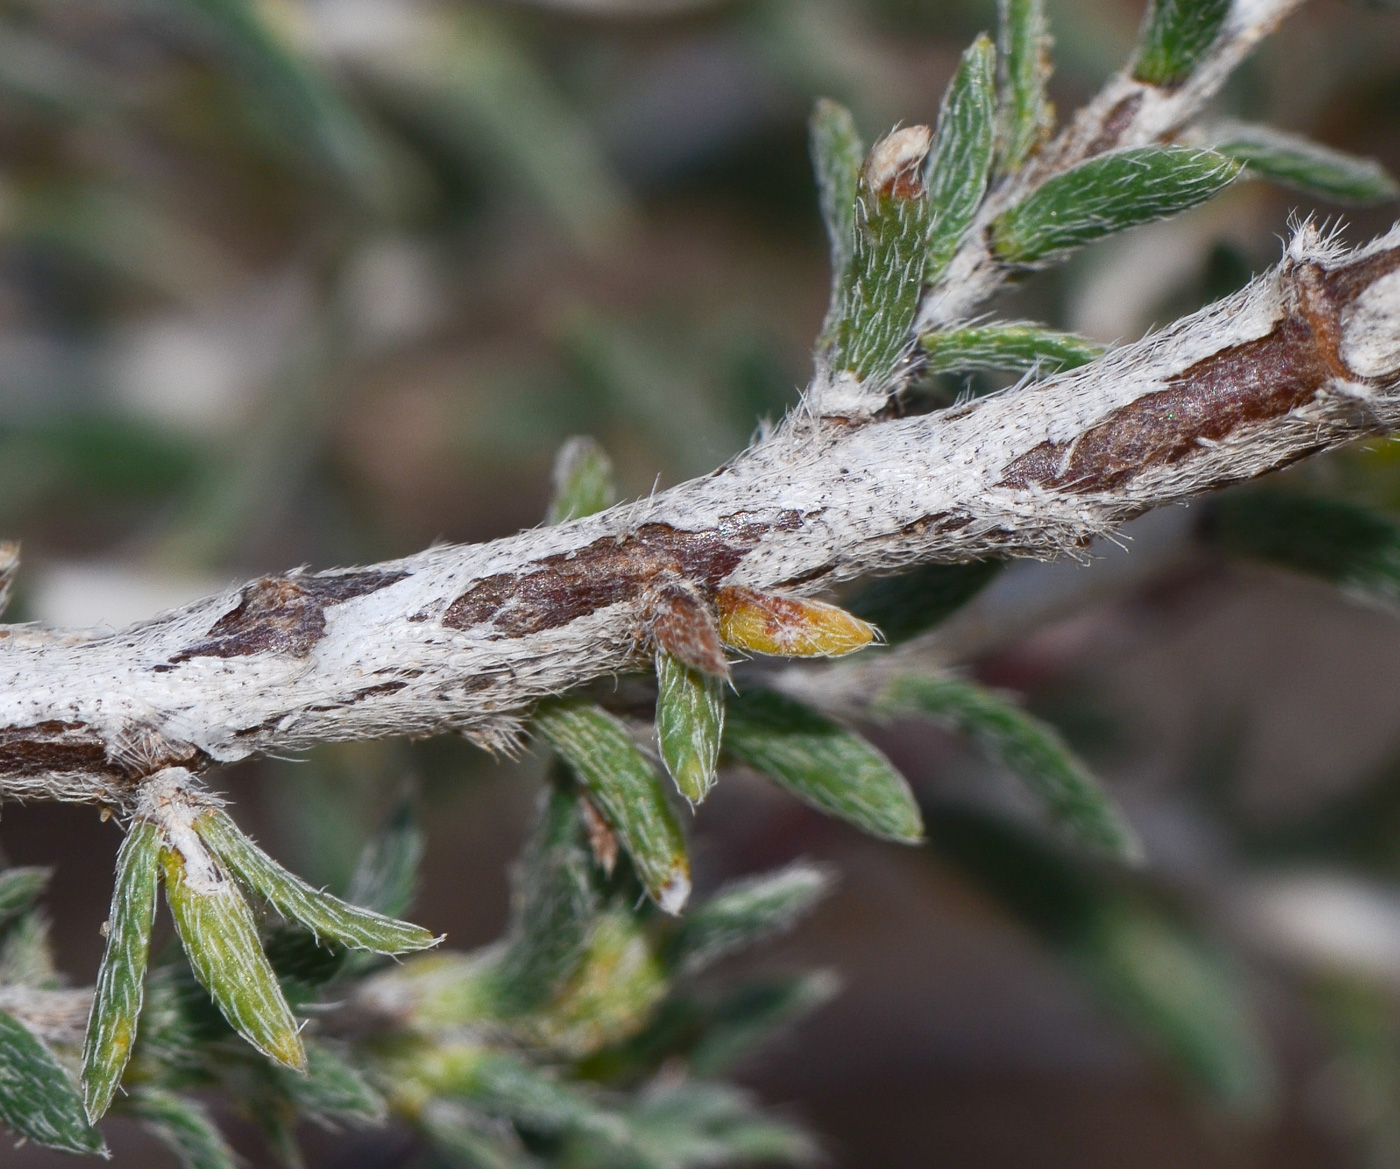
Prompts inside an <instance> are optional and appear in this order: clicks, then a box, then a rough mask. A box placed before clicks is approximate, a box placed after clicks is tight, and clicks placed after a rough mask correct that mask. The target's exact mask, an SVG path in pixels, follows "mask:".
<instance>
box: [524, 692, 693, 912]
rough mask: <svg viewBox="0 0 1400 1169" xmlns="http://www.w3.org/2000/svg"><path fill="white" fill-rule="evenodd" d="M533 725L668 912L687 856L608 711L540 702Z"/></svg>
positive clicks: (684, 884) (683, 894) (652, 774)
mask: <svg viewBox="0 0 1400 1169" xmlns="http://www.w3.org/2000/svg"><path fill="white" fill-rule="evenodd" d="M535 726H536V727H537V728H538V729H539V731H540V733H541V734H542V735H544V737H545V738H546V739H547V740H548V741H549V745H550V746H551V747H553V748H554V749H555V750H556V751H558V752H559V754H560V755H562V756H563V758H564V761H565V762H566V763H568V765H569V766H570V767H571V768H572V769H573V770H574V772H575V774H577V775H578V777H579V779H580V780H581V781H582V782H583V785H584V786H585V787H586V788H587V789H588V793H589V795H590V796H591V797H592V799H593V803H594V806H595V807H597V809H598V810H599V811H600V812H601V813H602V814H603V816H604V818H605V819H606V820H607V822H608V823H609V824H610V825H611V826H612V829H613V831H614V832H616V833H617V836H618V839H619V840H621V841H622V847H623V848H625V849H626V850H627V854H628V855H629V856H630V857H631V858H632V864H633V866H634V867H635V868H636V870H637V875H638V876H639V877H640V878H641V879H642V884H643V885H645V886H646V890H647V893H648V894H649V895H650V896H651V899H652V900H653V901H655V902H656V904H657V905H659V906H660V907H661V908H662V909H663V910H665V911H666V912H667V913H679V912H680V911H681V908H682V907H683V906H684V905H685V903H686V900H687V898H689V896H690V859H689V857H688V856H687V855H686V849H685V837H684V836H682V835H681V828H680V824H679V823H678V822H677V821H676V817H675V815H674V814H673V813H672V811H671V807H670V805H669V804H667V802H666V793H665V791H664V789H663V788H662V786H661V777H660V776H659V775H657V774H656V770H655V768H653V767H652V765H651V763H650V761H649V760H648V759H647V757H646V756H645V755H643V754H642V753H641V752H640V751H639V750H637V748H636V746H635V745H634V744H633V742H632V739H631V737H630V736H629V735H628V733H627V728H626V727H624V726H623V725H622V723H620V722H619V721H618V720H617V719H615V718H613V716H612V715H610V714H608V713H607V711H605V710H602V709H600V708H599V707H597V706H594V705H593V704H592V703H585V702H547V703H544V704H543V705H541V706H540V708H539V709H538V710H537V711H536V713H535Z"/></svg>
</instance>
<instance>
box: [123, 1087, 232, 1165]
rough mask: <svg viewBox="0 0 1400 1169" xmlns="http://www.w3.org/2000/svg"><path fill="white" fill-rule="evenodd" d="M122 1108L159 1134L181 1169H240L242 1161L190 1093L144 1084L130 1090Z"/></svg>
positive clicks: (124, 1111)
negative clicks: (183, 1094) (179, 1094)
mask: <svg viewBox="0 0 1400 1169" xmlns="http://www.w3.org/2000/svg"><path fill="white" fill-rule="evenodd" d="M121 1111H122V1112H123V1113H126V1114H127V1115H129V1116H134V1117H136V1119H137V1120H139V1121H140V1122H141V1123H142V1125H143V1126H144V1127H145V1128H147V1129H149V1130H150V1131H151V1132H152V1133H154V1134H155V1135H156V1136H157V1137H159V1138H160V1139H161V1141H162V1142H163V1143H164V1144H165V1147H166V1148H168V1149H169V1150H170V1151H171V1152H172V1153H174V1154H175V1159H176V1160H177V1161H179V1162H180V1165H181V1169H237V1167H238V1165H239V1163H240V1162H239V1160H238V1158H237V1157H236V1156H235V1155H234V1152H233V1150H232V1149H230V1148H229V1147H228V1145H227V1144H226V1143H225V1141H224V1138H223V1134H222V1133H220V1132H219V1129H218V1126H217V1125H215V1124H214V1122H213V1121H212V1120H211V1119H210V1118H209V1114H208V1113H207V1112H206V1111H205V1110H204V1106H203V1105H202V1104H200V1103H199V1102H198V1101H195V1100H192V1099H190V1098H189V1097H188V1096H177V1095H175V1094H174V1093H173V1092H162V1091H160V1090H159V1089H157V1088H148V1087H144V1086H143V1087H140V1088H137V1089H135V1090H133V1091H132V1092H131V1094H130V1095H129V1096H128V1097H127V1099H126V1100H125V1101H124V1102H123V1104H122V1107H121Z"/></svg>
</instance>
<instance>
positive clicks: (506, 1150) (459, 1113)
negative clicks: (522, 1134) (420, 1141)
mask: <svg viewBox="0 0 1400 1169" xmlns="http://www.w3.org/2000/svg"><path fill="white" fill-rule="evenodd" d="M419 1123H420V1125H421V1126H422V1128H423V1130H424V1132H426V1133H427V1135H428V1139H429V1140H430V1141H432V1143H433V1145H434V1147H435V1148H436V1149H437V1150H438V1152H440V1153H441V1154H442V1156H443V1157H444V1158H445V1159H446V1160H447V1161H448V1163H449V1164H452V1165H457V1166H461V1169H538V1166H539V1165H540V1162H539V1161H537V1160H536V1159H535V1158H534V1157H532V1156H530V1154H529V1153H527V1152H526V1151H525V1148H524V1146H523V1145H522V1144H521V1143H520V1138H519V1136H518V1135H517V1134H516V1132H515V1130H514V1129H512V1128H510V1127H509V1126H502V1125H500V1124H497V1123H493V1122H492V1121H491V1120H490V1119H488V1118H487V1117H484V1116H482V1115H481V1114H480V1113H479V1112H476V1111H474V1110H473V1109H470V1108H467V1107H465V1106H464V1105H462V1104H460V1103H459V1102H457V1101H455V1100H443V1099H435V1100H431V1101H429V1102H428V1105H427V1107H426V1108H424V1109H423V1112H422V1115H421V1116H420V1117H419Z"/></svg>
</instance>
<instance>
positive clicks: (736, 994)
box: [689, 970, 840, 1077]
mask: <svg viewBox="0 0 1400 1169" xmlns="http://www.w3.org/2000/svg"><path fill="white" fill-rule="evenodd" d="M839 990H840V982H839V980H838V979H837V978H836V976H835V975H834V974H832V973H830V972H829V971H825V970H818V971H813V972H810V973H808V974H798V975H793V976H790V977H788V978H780V979H774V980H771V981H767V980H765V981H763V982H751V983H748V984H747V985H744V986H740V987H739V988H738V989H737V990H735V991H733V992H731V993H730V994H729V995H727V996H726V997H725V999H724V1000H723V1001H721V1002H720V1003H719V1004H718V1006H717V1007H716V1008H715V1009H714V1010H712V1011H711V1012H710V1017H709V1018H708V1019H707V1020H705V1029H704V1034H703V1036H702V1037H701V1038H700V1040H699V1042H697V1043H696V1044H695V1046H694V1047H693V1048H692V1049H691V1051H690V1055H689V1063H690V1068H691V1071H692V1072H694V1073H695V1075H697V1076H706V1077H709V1076H719V1075H722V1074H724V1073H725V1072H727V1071H728V1070H729V1069H730V1068H731V1067H733V1066H734V1065H735V1064H736V1063H738V1062H739V1061H740V1060H742V1059H744V1058H746V1057H747V1056H749V1055H751V1054H752V1053H753V1052H754V1050H755V1049H756V1048H759V1047H762V1046H763V1045H764V1044H765V1043H767V1042H768V1041H769V1040H771V1039H772V1038H773V1036H774V1035H776V1034H778V1033H780V1032H781V1031H783V1030H784V1029H785V1028H787V1027H790V1026H792V1025H793V1024H794V1023H796V1022H797V1021H798V1020H799V1019H801V1018H803V1017H804V1016H806V1015H810V1014H811V1013H812V1012H813V1011H816V1010H818V1009H820V1008H821V1007H824V1006H825V1005H826V1004H827V1003H829V1002H830V1001H831V1000H832V999H833V998H835V997H836V994H837V992H838V991H839Z"/></svg>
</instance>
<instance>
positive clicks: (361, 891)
mask: <svg viewBox="0 0 1400 1169" xmlns="http://www.w3.org/2000/svg"><path fill="white" fill-rule="evenodd" d="M422 861H423V833H422V830H421V829H420V828H419V827H418V823H417V820H416V818H415V817H414V814H413V805H412V804H410V803H409V802H408V801H404V803H403V804H401V805H400V806H399V808H398V810H397V811H395V813H394V814H393V816H392V817H390V819H389V822H388V823H387V824H386V825H385V826H384V827H383V828H382V829H380V831H379V832H378V833H376V834H375V835H374V836H373V837H371V838H370V839H369V841H368V842H367V843H366V844H365V847H364V849H363V850H362V851H361V852H360V858H359V860H358V861H357V862H356V864H355V871H354V873H353V874H352V875H351V877H350V888H349V892H348V895H347V897H346V900H347V901H349V902H350V904H351V905H363V906H364V907H365V908H366V909H373V910H374V911H375V912H377V913H384V914H388V915H389V916H390V917H394V916H397V915H398V914H400V913H403V912H405V911H406V910H407V909H408V907H409V906H410V905H412V904H413V898H414V897H415V896H416V895H417V892H418V869H419V866H420V865H421V864H422Z"/></svg>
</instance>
